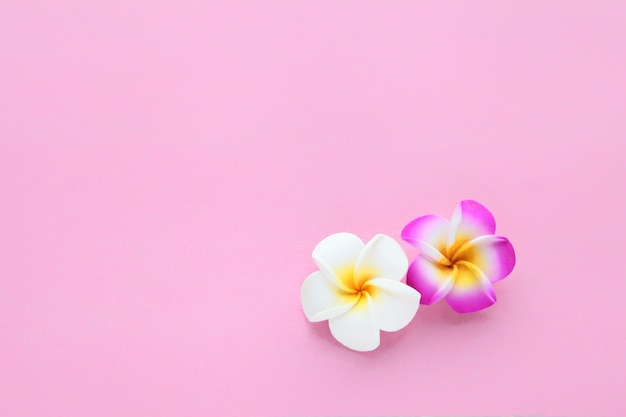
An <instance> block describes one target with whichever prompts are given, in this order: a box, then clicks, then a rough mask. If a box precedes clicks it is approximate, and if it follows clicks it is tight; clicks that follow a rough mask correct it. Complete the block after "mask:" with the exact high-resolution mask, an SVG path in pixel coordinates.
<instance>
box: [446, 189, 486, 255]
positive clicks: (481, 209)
mask: <svg viewBox="0 0 626 417" xmlns="http://www.w3.org/2000/svg"><path fill="white" fill-rule="evenodd" d="M495 231H496V220H495V219H494V217H493V214H491V212H490V211H489V210H487V208H486V207H485V206H483V205H482V204H480V203H479V202H477V201H473V200H463V201H461V202H460V203H459V204H458V205H457V206H456V209H455V210H454V214H453V215H452V219H451V220H450V229H449V231H448V236H447V242H446V248H447V253H448V254H449V255H452V254H453V253H454V252H455V251H456V250H457V249H458V248H459V247H460V246H461V245H462V244H464V243H465V242H467V241H469V240H471V239H474V238H476V237H478V236H484V235H493V234H494V233H495Z"/></svg>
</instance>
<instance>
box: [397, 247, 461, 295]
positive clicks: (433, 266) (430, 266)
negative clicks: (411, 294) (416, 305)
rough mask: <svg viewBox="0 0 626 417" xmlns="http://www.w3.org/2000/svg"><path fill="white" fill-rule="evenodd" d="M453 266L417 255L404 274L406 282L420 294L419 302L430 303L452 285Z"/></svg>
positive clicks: (446, 291)
mask: <svg viewBox="0 0 626 417" xmlns="http://www.w3.org/2000/svg"><path fill="white" fill-rule="evenodd" d="M454 271H455V267H454V266H444V265H441V264H440V263H438V262H433V261H432V260H430V259H429V258H427V257H425V256H423V255H418V256H417V257H416V258H415V260H414V261H413V263H412V264H411V266H410V267H409V271H408V272H407V276H406V283H407V284H408V285H410V286H411V287H413V288H415V289H416V290H417V291H418V292H419V293H420V294H421V295H422V298H421V300H420V303H421V304H426V305H431V304H433V303H436V302H437V301H439V300H441V299H442V298H443V297H445V296H446V294H448V292H449V291H450V289H451V288H452V286H453V285H454Z"/></svg>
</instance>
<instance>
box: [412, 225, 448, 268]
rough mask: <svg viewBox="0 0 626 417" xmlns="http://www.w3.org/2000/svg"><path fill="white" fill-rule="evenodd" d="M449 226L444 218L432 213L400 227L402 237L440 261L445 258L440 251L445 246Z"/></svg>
mask: <svg viewBox="0 0 626 417" xmlns="http://www.w3.org/2000/svg"><path fill="white" fill-rule="evenodd" d="M449 226H450V223H449V222H448V221H447V220H446V219H444V218H442V217H439V216H436V215H434V214H429V215H427V216H421V217H418V218H417V219H415V220H413V221H411V222H410V223H409V224H407V225H406V226H405V227H404V229H402V239H404V240H405V241H407V242H409V243H410V244H411V245H413V246H415V247H416V248H417V249H419V250H420V252H422V253H423V254H424V255H426V256H428V257H429V258H431V259H432V260H434V261H437V262H441V261H443V260H444V259H445V257H444V255H443V254H442V253H443V252H444V251H445V248H446V236H447V233H448V228H449Z"/></svg>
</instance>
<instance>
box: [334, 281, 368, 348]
mask: <svg viewBox="0 0 626 417" xmlns="http://www.w3.org/2000/svg"><path fill="white" fill-rule="evenodd" d="M362 294H363V295H362V296H361V298H360V299H359V302H358V303H357V304H356V305H355V306H354V307H352V309H350V311H348V312H346V313H345V314H342V315H341V316H338V317H333V318H332V319H330V320H329V321H328V324H329V326H330V332H331V333H332V335H333V336H334V337H335V339H337V340H338V341H339V342H340V343H341V344H342V345H344V346H346V347H348V348H350V349H352V350H358V351H360V352H368V351H370V350H374V349H376V348H377V347H378V345H380V330H379V328H378V324H377V320H376V314H375V311H374V309H373V308H372V299H371V297H370V295H369V294H368V293H367V292H363V293H362Z"/></svg>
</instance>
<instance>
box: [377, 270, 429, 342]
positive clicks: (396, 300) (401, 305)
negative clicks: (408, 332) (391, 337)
mask: <svg viewBox="0 0 626 417" xmlns="http://www.w3.org/2000/svg"><path fill="white" fill-rule="evenodd" d="M365 290H366V291H367V292H368V293H369V294H370V295H371V297H372V301H373V303H374V308H375V310H376V317H377V319H378V326H379V327H380V329H381V330H385V331H387V332H395V331H398V330H400V329H402V328H403V327H405V326H406V325H407V324H409V323H410V322H411V320H413V317H415V313H417V309H418V308H419V305H420V298H421V296H420V293H419V292H417V291H416V290H415V289H413V288H411V287H409V286H408V285H406V284H403V283H401V282H398V281H392V280H390V279H384V278H378V279H372V280H370V281H368V282H367V284H366V286H365Z"/></svg>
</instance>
